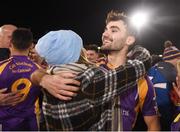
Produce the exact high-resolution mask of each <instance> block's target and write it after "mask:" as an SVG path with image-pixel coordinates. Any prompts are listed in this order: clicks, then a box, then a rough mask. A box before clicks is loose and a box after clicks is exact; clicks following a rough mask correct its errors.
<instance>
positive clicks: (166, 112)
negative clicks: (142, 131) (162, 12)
mask: <svg viewBox="0 0 180 132" xmlns="http://www.w3.org/2000/svg"><path fill="white" fill-rule="evenodd" d="M164 48H165V49H164V52H163V61H160V62H158V63H156V64H155V65H154V66H153V67H152V68H151V69H150V70H149V71H148V76H149V78H150V79H151V81H152V83H153V85H154V87H155V92H156V100H157V104H158V108H159V112H160V123H161V128H162V130H163V131H170V130H171V123H172V121H173V116H174V114H175V113H174V112H175V111H174V108H175V106H174V104H173V101H172V99H171V98H172V97H173V91H172V90H173V82H175V81H176V76H177V69H176V65H177V61H178V60H179V59H180V51H179V49H177V48H176V47H175V46H173V43H172V42H171V41H169V40H168V41H165V43H164ZM171 96H172V97H171Z"/></svg>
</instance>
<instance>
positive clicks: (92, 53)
mask: <svg viewBox="0 0 180 132" xmlns="http://www.w3.org/2000/svg"><path fill="white" fill-rule="evenodd" d="M86 53H87V59H88V60H89V61H91V62H96V61H97V59H98V53H96V51H94V50H87V51H86Z"/></svg>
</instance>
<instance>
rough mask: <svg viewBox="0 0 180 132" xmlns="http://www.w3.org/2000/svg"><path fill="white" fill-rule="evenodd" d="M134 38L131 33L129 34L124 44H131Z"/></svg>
mask: <svg viewBox="0 0 180 132" xmlns="http://www.w3.org/2000/svg"><path fill="white" fill-rule="evenodd" d="M135 40H136V39H135V37H134V36H132V35H130V36H128V37H127V39H126V44H127V45H128V46H130V45H133V44H134V42H135Z"/></svg>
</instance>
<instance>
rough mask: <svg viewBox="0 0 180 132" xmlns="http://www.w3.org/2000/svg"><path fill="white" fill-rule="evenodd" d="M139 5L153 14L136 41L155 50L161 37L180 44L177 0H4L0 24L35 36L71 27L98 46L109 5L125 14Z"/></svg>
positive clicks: (158, 51) (179, 3)
mask: <svg viewBox="0 0 180 132" xmlns="http://www.w3.org/2000/svg"><path fill="white" fill-rule="evenodd" d="M141 8H143V9H148V10H151V12H152V13H153V14H152V16H151V19H150V23H149V25H148V26H147V27H144V28H143V29H142V30H141V32H140V33H139V38H140V44H141V45H143V46H144V47H146V48H148V49H149V50H150V51H151V53H156V54H161V53H162V52H163V49H164V48H163V43H164V41H165V40H171V41H172V42H173V43H174V45H175V46H177V47H178V48H180V0H51V1H50V0H44V1H40V0H39V1H38V0H36V1H35V0H24V1H23V0H21V1H20V0H19V1H18V0H6V1H1V3H0V25H3V24H7V23H11V24H15V25H17V26H18V27H27V28H30V29H31V30H32V32H33V33H34V37H35V39H38V38H39V37H41V36H42V35H44V34H45V33H47V32H48V31H50V30H59V29H72V30H74V31H75V32H77V33H78V34H79V35H80V36H81V37H82V38H83V41H84V44H90V43H96V44H97V45H99V46H100V45H101V35H102V32H103V31H104V27H105V18H106V14H107V13H108V12H109V11H110V10H111V9H118V10H120V11H123V12H125V13H126V14H127V15H128V14H131V13H132V12H133V11H134V10H136V9H141Z"/></svg>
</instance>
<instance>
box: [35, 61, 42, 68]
mask: <svg viewBox="0 0 180 132" xmlns="http://www.w3.org/2000/svg"><path fill="white" fill-rule="evenodd" d="M34 64H35V65H36V66H37V67H38V68H39V69H41V68H42V67H41V66H40V65H39V64H37V63H36V62H34Z"/></svg>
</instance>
